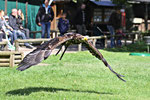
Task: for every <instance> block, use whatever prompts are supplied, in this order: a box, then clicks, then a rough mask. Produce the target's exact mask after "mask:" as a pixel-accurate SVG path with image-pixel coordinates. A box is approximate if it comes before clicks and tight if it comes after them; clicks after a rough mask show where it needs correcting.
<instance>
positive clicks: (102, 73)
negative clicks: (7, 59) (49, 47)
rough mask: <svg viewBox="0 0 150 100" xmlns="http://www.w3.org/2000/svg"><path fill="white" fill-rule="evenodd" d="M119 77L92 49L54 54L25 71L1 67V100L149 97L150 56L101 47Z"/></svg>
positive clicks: (132, 99) (137, 99) (128, 99)
mask: <svg viewBox="0 0 150 100" xmlns="http://www.w3.org/2000/svg"><path fill="white" fill-rule="evenodd" d="M100 51H101V52H102V54H103V55H104V57H105V58H106V60H107V61H108V62H109V64H110V65H111V67H112V68H113V69H114V70H115V71H116V72H118V73H119V74H122V75H124V76H125V77H124V79H125V80H126V81H127V82H123V81H121V80H119V79H118V78H117V77H116V76H115V75H114V74H113V73H111V72H110V71H109V69H108V68H107V67H105V66H104V64H103V63H102V62H101V61H100V60H98V59H97V58H95V57H94V56H92V55H91V54H90V53H89V52H87V51H85V52H78V53H70V54H65V55H64V57H63V59H62V61H59V60H58V59H59V57H60V55H58V56H54V55H52V56H51V57H49V58H48V59H47V60H46V61H44V62H43V63H47V64H48V65H47V66H39V65H37V66H33V67H31V68H29V69H27V70H25V71H23V72H20V71H17V70H16V68H0V99H1V100H22V99H23V100H149V99H150V94H149V93H150V78H149V76H150V57H138V56H129V53H128V52H126V53H124V52H110V51H109V52H108V51H103V50H100Z"/></svg>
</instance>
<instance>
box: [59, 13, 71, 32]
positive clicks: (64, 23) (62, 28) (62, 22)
mask: <svg viewBox="0 0 150 100" xmlns="http://www.w3.org/2000/svg"><path fill="white" fill-rule="evenodd" d="M66 16H67V14H66V13H63V14H62V16H61V18H59V20H58V29H59V32H60V35H64V34H65V33H67V31H68V29H69V20H68V19H66Z"/></svg>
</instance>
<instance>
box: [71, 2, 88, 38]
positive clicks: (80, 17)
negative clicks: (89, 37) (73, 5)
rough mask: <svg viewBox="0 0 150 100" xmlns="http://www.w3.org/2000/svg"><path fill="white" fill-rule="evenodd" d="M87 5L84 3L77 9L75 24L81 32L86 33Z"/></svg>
mask: <svg viewBox="0 0 150 100" xmlns="http://www.w3.org/2000/svg"><path fill="white" fill-rule="evenodd" d="M85 8H86V5H85V4H84V3H83V4H82V5H81V8H80V9H79V10H78V11H77V13H76V15H75V19H74V20H75V24H76V28H77V31H78V33H79V34H82V35H86V26H85V22H86V13H85Z"/></svg>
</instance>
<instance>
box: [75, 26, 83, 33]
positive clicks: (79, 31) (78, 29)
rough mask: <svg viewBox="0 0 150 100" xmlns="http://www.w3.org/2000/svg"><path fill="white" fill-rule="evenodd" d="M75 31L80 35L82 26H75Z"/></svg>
mask: <svg viewBox="0 0 150 100" xmlns="http://www.w3.org/2000/svg"><path fill="white" fill-rule="evenodd" d="M76 27H77V31H78V33H79V34H82V25H77V26H76Z"/></svg>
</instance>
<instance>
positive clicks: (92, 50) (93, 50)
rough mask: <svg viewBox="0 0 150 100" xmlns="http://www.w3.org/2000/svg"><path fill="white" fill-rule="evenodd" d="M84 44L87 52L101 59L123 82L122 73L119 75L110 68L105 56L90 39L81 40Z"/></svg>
mask: <svg viewBox="0 0 150 100" xmlns="http://www.w3.org/2000/svg"><path fill="white" fill-rule="evenodd" d="M83 43H84V44H85V46H86V48H87V49H88V50H89V52H90V53H91V54H92V55H93V56H95V57H96V58H98V59H100V60H102V62H103V63H104V65H105V66H106V67H108V68H109V69H110V71H111V72H113V73H114V74H115V75H116V76H117V77H118V78H119V79H121V80H122V81H124V82H125V80H124V79H122V78H121V77H124V76H123V75H120V74H118V73H116V72H115V71H114V70H113V69H112V68H111V66H110V65H109V64H108V63H107V61H106V60H105V58H104V57H103V55H102V54H101V53H100V51H99V50H98V49H96V48H95V47H94V46H93V44H92V43H91V42H90V41H84V42H83Z"/></svg>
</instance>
